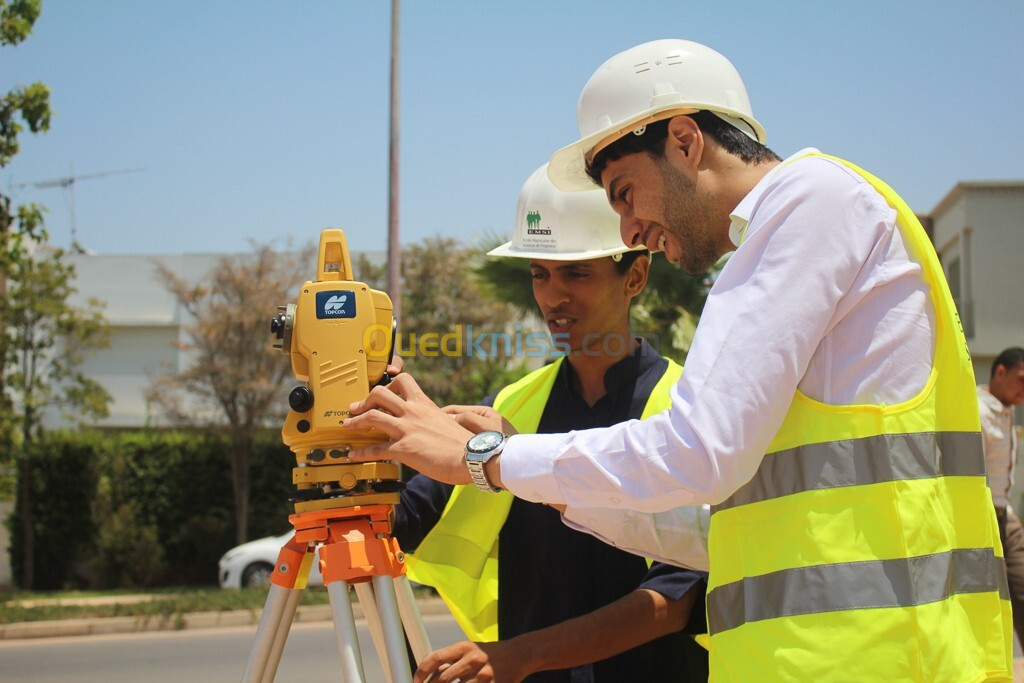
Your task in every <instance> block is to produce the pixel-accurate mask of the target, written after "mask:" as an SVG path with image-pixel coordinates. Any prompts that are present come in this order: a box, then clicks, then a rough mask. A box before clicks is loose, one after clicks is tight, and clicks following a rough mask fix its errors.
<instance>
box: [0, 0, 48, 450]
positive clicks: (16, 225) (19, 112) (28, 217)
mask: <svg viewBox="0 0 1024 683" xmlns="http://www.w3.org/2000/svg"><path fill="white" fill-rule="evenodd" d="M41 8H42V2H41V0H14V1H13V2H10V1H9V0H0V47H5V46H13V45H17V44H18V43H20V42H22V41H23V40H25V39H26V38H27V37H28V35H29V33H31V32H32V26H33V25H34V24H35V21H36V19H38V18H39V12H40V10H41ZM26 126H27V127H28V129H29V131H31V132H32V133H40V132H45V131H47V130H49V128H50V90H49V89H48V88H47V87H46V86H45V85H43V84H42V83H38V82H37V83H33V84H32V85H28V86H18V87H17V88H14V89H13V90H11V91H10V92H8V93H6V94H4V95H3V97H0V168H3V167H5V166H7V165H8V164H9V163H10V162H11V159H13V158H14V156H15V155H16V154H17V153H18V149H19V142H18V139H19V135H20V134H21V133H22V131H24V130H25V127H26ZM42 212H43V209H42V207H39V206H37V205H34V204H28V205H24V206H14V205H13V204H12V203H11V198H10V197H8V196H7V195H5V194H4V193H3V190H2V189H0V298H3V297H5V296H6V293H7V280H8V278H9V277H10V271H11V269H12V268H13V267H14V266H15V265H16V264H18V263H20V262H21V261H22V260H24V259H25V258H26V256H27V247H28V245H29V244H31V243H32V242H34V241H37V240H41V239H45V233H44V231H43V229H42V226H43V215H42ZM0 326H2V327H0V359H5V358H6V352H5V350H4V346H3V345H4V344H5V341H6V328H7V321H6V319H0ZM5 365H6V363H4V362H0V386H3V385H4V383H5V382H4V374H3V373H4V370H5ZM12 409H13V406H12V404H11V403H10V397H9V395H8V393H7V392H6V391H3V392H2V395H0V466H5V465H7V464H9V462H10V459H11V439H12V432H13V430H14V424H13V422H12V420H11V412H12Z"/></svg>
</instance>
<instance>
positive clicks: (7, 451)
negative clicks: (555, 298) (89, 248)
mask: <svg viewBox="0 0 1024 683" xmlns="http://www.w3.org/2000/svg"><path fill="white" fill-rule="evenodd" d="M41 10H42V2H41V0H0V46H4V47H7V46H14V45H18V44H19V43H21V42H22V41H24V40H25V39H26V38H27V37H28V36H29V34H30V33H31V32H32V27H33V26H34V25H35V22H36V20H37V19H38V18H39V13H40V11H41ZM26 128H27V129H28V130H29V131H30V132H32V133H41V132H45V131H47V130H49V128H50V90H49V88H47V87H46V86H45V85H44V84H42V83H39V82H36V83H33V84H31V85H19V86H18V87H16V88H14V89H12V90H10V91H9V92H7V93H5V94H3V95H2V96H0V168H2V167H5V166H7V165H8V164H9V163H10V162H11V160H12V159H13V158H14V156H15V155H16V154H17V153H18V151H19V149H20V143H19V138H20V135H21V133H23V132H24V131H25V129H26ZM42 212H43V209H42V207H40V206H37V205H34V204H29V205H23V206H15V205H13V204H12V202H11V199H10V197H7V196H5V195H4V194H3V193H2V192H0V387H2V395H0V448H2V449H3V453H2V454H0V465H7V464H9V463H10V462H11V460H12V459H14V458H16V459H17V472H18V475H17V480H18V493H17V497H18V506H19V512H20V513H21V514H20V517H21V524H22V534H23V537H24V538H23V543H22V549H23V556H22V570H23V571H22V579H23V585H24V586H25V587H26V588H31V587H32V577H33V563H34V537H35V534H34V529H33V523H32V516H31V501H30V498H31V491H32V487H31V481H32V451H33V446H34V443H35V441H36V440H37V439H38V438H39V436H40V434H41V432H42V416H43V414H44V413H45V411H47V410H48V409H58V408H59V409H61V410H63V411H65V412H66V414H67V415H68V416H69V417H73V418H78V417H95V416H100V415H103V414H105V412H106V405H107V402H108V401H109V397H108V396H107V395H106V392H104V391H103V389H102V388H101V387H99V386H98V385H97V384H96V383H95V382H92V381H90V380H88V379H87V378H85V377H84V376H82V375H81V374H80V373H79V372H78V371H77V366H78V365H79V363H80V362H81V359H82V353H83V352H84V351H86V350H87V349H89V348H91V347H94V346H96V345H99V344H102V343H103V341H104V339H105V336H104V335H105V327H104V323H103V320H102V316H101V315H100V313H99V312H98V310H96V308H97V307H96V306H95V304H94V303H90V304H88V305H87V306H85V307H84V308H75V307H72V306H70V305H69V304H68V299H69V297H70V296H71V295H72V294H74V292H75V289H74V287H73V285H72V281H73V279H74V268H73V267H72V266H71V265H70V264H68V263H67V262H66V261H65V254H64V253H63V252H61V251H59V250H58V251H53V252H52V253H47V254H41V252H43V251H45V250H44V249H34V248H33V247H34V246H35V245H37V244H39V243H41V242H44V241H45V239H46V233H45V231H44V230H43V217H42ZM37 255H39V256H43V257H42V258H36V256H37Z"/></svg>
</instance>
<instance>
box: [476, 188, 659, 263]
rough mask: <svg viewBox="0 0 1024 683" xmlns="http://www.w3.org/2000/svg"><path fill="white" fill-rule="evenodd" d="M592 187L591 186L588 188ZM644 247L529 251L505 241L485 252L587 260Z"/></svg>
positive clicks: (495, 255)
mask: <svg viewBox="0 0 1024 683" xmlns="http://www.w3.org/2000/svg"><path fill="white" fill-rule="evenodd" d="M589 189H593V188H589ZM646 250H647V248H646V247H643V246H641V247H636V248H635V249H630V248H629V247H627V246H626V245H625V244H623V245H621V246H618V247H610V248H608V249H598V250H591V251H573V252H557V251H530V250H526V249H515V248H513V247H512V242H505V244H503V245H501V246H500V247H495V248H494V249H491V250H490V251H489V252H487V255H488V256H491V257H495V258H499V257H511V258H531V259H532V258H536V259H543V260H545V261H589V260H591V259H596V258H604V257H605V256H615V255H616V254H624V253H626V252H627V251H646Z"/></svg>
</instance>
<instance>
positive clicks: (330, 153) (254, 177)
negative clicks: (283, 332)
mask: <svg viewBox="0 0 1024 683" xmlns="http://www.w3.org/2000/svg"><path fill="white" fill-rule="evenodd" d="M389 17H390V2H389V1H388V0H373V1H366V0H364V1H363V2H358V3H357V2H345V1H343V0H335V1H333V2H323V1H315V0H304V1H302V2H295V3H284V2H280V1H279V0H278V1H276V2H270V1H264V0H246V1H244V2H243V1H241V0H233V1H232V0H175V1H174V2H170V1H165V2H156V1H155V0H146V1H139V0H90V1H85V0H45V1H44V5H43V15H42V17H41V18H40V20H39V22H38V23H37V24H36V29H35V32H34V33H33V35H32V36H31V37H30V38H29V40H28V41H27V42H25V43H24V44H22V45H20V46H17V47H13V48H11V47H6V48H3V49H2V50H0V88H2V89H3V90H5V91H6V89H7V88H9V87H10V86H12V85H14V84H17V83H29V82H32V81H35V80H42V81H44V82H45V83H47V84H48V85H49V86H50V87H51V88H52V90H53V106H54V109H55V111H56V116H55V118H54V120H53V125H52V129H51V131H50V132H49V133H48V134H47V135H45V136H41V137H39V138H36V139H33V138H31V137H26V138H25V139H24V142H23V146H22V153H21V154H20V155H19V156H18V157H17V159H16V160H15V161H14V162H13V163H12V164H11V165H10V166H8V167H7V168H5V169H3V170H2V171H0V182H2V184H3V186H4V189H5V191H8V192H13V194H14V197H15V199H16V200H17V201H21V202H24V201H37V202H41V203H44V204H46V205H48V206H49V207H50V212H49V214H48V226H49V229H50V232H51V235H52V237H53V241H54V242H56V243H57V244H60V245H62V246H66V244H67V242H68V240H69V223H70V211H69V207H68V197H67V194H66V192H65V191H62V190H59V189H48V190H34V189H32V188H23V189H16V186H17V185H18V184H20V183H25V182H29V181H37V180H48V179H52V178H58V177H61V176H66V175H68V174H69V172H70V171H71V168H72V165H73V166H74V170H75V172H76V173H79V174H87V173H95V172H103V171H111V170H119V169H130V168H136V167H145V169H146V170H145V171H144V172H142V173H135V174H126V175H115V176H108V177H106V178H99V179H95V180H82V181H81V182H79V183H78V185H77V188H76V193H75V201H76V218H77V224H78V232H79V239H80V241H81V242H82V243H83V244H84V245H85V246H86V247H88V248H90V249H93V250H95V251H97V252H100V253H175V252H203V251H213V252H222V251H237V250H242V249H245V248H246V247H247V243H248V240H250V239H253V240H257V241H261V242H272V243H275V244H280V245H284V244H285V243H286V242H287V240H289V239H290V240H292V241H298V242H304V241H307V240H312V239H315V238H316V236H317V235H318V234H319V231H320V230H321V229H322V228H324V227H340V228H343V229H345V230H346V232H347V234H348V237H349V244H350V247H351V248H352V249H354V250H379V249H384V248H385V246H386V226H387V192H386V190H387V140H388V128H387V117H388V111H387V106H388V103H387V97H388V49H389V48H388V41H389V30H390V26H389V21H390V19H389ZM401 19H402V46H401V47H402V74H401V85H402V92H401V107H400V111H401V116H402V131H401V135H402V137H401V210H400V214H401V227H402V240H403V242H404V243H411V242H415V241H419V240H421V239H423V238H424V237H427V236H431V235H438V234H440V235H449V236H453V237H456V238H458V239H460V240H463V241H467V242H472V241H475V240H479V239H481V238H482V237H483V236H485V235H487V234H494V233H501V234H504V233H506V232H508V231H509V230H510V228H511V224H512V219H513V214H514V208H515V200H516V196H517V194H518V190H519V187H520V185H521V184H522V182H523V181H524V180H525V179H526V177H527V176H528V175H529V174H530V173H531V172H532V171H533V170H534V169H535V168H536V167H537V166H539V165H540V164H541V163H543V162H544V161H546V160H547V158H548V156H549V155H550V153H551V152H552V151H553V150H555V149H556V148H558V147H561V146H563V145H565V144H567V143H569V142H572V141H573V140H574V139H575V137H576V123H575V107H576V99H577V97H578V95H579V91H580V89H581V88H582V87H583V84H584V83H585V82H586V80H587V79H588V78H589V76H590V74H591V73H592V72H593V71H594V70H595V69H596V68H597V67H598V66H599V65H600V63H601V62H603V61H604V60H605V59H607V58H608V57H610V56H612V55H613V54H615V53H616V52H619V51H621V50H623V49H625V48H628V47H630V46H632V45H635V44H637V43H641V42H644V41H647V40H653V39H657V38H670V37H677V38H687V39H690V40H696V41H698V42H702V43H705V44H707V45H709V46H711V47H714V48H715V49H717V50H718V51H720V52H722V53H723V54H725V55H726V56H727V57H729V59H731V60H732V62H733V63H734V64H735V65H736V67H737V69H738V70H739V71H740V73H741V74H742V76H743V78H744V81H745V82H746V85H747V89H748V92H749V94H750V99H751V102H752V104H753V107H754V114H755V115H756V116H757V117H758V119H759V120H760V121H761V122H762V124H764V126H765V127H766V129H767V131H768V144H769V146H771V147H772V148H773V149H774V150H775V151H776V152H778V153H779V154H781V155H782V156H786V155H788V154H790V153H792V152H794V151H796V150H798V149H800V148H802V147H805V146H812V145H813V146H817V147H820V148H821V149H823V150H824V151H827V152H830V153H833V154H838V155H840V156H844V157H846V158H848V159H850V160H851V161H854V162H856V163H859V164H860V165H862V166H864V167H866V168H868V169H869V170H871V171H873V172H874V173H876V174H877V175H879V176H881V177H882V178H884V179H886V180H887V181H888V182H889V183H890V184H892V185H893V186H894V187H895V188H896V189H897V191H899V192H900V193H901V194H902V195H903V196H904V198H905V199H906V200H907V201H908V202H909V204H910V205H911V206H912V207H913V208H914V209H915V210H917V211H925V212H926V211H930V210H931V209H932V208H934V206H935V205H936V204H937V203H938V201H939V200H940V199H941V198H942V197H943V196H944V195H945V194H946V193H947V192H948V191H949V190H950V189H952V187H953V186H954V185H955V183H956V182H957V181H958V180H990V179H1022V178H1024V161H1022V155H1024V132H1022V131H1024V126H1022V125H1021V124H1020V121H1019V118H1020V116H1021V112H1022V111H1024V76H1022V74H1024V40H1022V38H1021V35H1022V29H1024V3H1022V2H1020V1H1019V0H991V1H986V0H980V1H976V2H950V1H943V0H931V1H929V2H923V1H921V2H918V1H898V0H888V1H887V2H881V1H874V0H865V1H862V2H851V1H846V2H828V1H825V0H819V1H817V2H795V1H786V0H775V1H774V2H765V1H764V0H761V1H760V2H755V1H750V2H745V1H740V0H732V1H730V0H719V1H718V2H688V1H682V0H676V1H675V2H660V1H647V2H644V1H642V0H637V1H634V2H606V1H604V0H588V1H586V2H578V1H575V0H567V1H556V0H548V1H547V2H543V1H535V0H518V1H517V2H480V1H477V2H470V1H464V0H451V1H449V0H443V1H442V0H403V5H402V17H401Z"/></svg>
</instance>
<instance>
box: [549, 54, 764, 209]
mask: <svg viewBox="0 0 1024 683" xmlns="http://www.w3.org/2000/svg"><path fill="white" fill-rule="evenodd" d="M701 110H704V111H710V112H713V113H714V114H715V115H717V116H718V117H719V118H721V119H723V120H724V121H726V122H727V123H729V124H731V125H733V126H735V127H736V128H738V129H739V130H741V131H743V132H744V133H746V134H747V135H749V136H750V137H751V138H753V139H755V140H757V141H758V142H761V143H762V144H763V143H764V141H765V132H764V127H763V126H761V124H760V123H758V122H757V119H755V118H754V113H753V111H752V110H751V108H750V99H749V98H748V97H747V89H746V88H745V87H744V85H743V80H742V79H741V78H740V75H739V73H738V72H737V71H736V68H735V67H734V66H733V65H732V63H731V62H730V61H729V60H728V59H726V58H725V57H723V56H722V55H721V54H719V53H718V52H715V51H714V50H712V49H711V48H709V47H707V46H705V45H701V44H700V43H694V42H692V41H689V40H654V41H651V42H649V43H644V44H642V45H637V46H636V47H633V48H630V49H628V50H626V51H625V52H620V53H619V54H617V55H615V56H614V57H612V58H611V59H609V60H608V61H607V62H605V63H604V64H602V65H601V66H600V67H599V68H598V69H597V71H595V72H594V75H593V76H591V77H590V80H589V81H587V84H586V85H585V86H584V87H583V92H582V93H580V99H579V102H578V104H577V105H576V121H577V123H578V125H579V129H580V139H579V140H578V141H577V142H574V143H573V144H571V145H569V146H568V147H564V148H562V149H560V150H558V151H557V152H555V153H554V155H553V156H552V157H551V162H550V166H549V170H548V173H549V175H550V176H551V179H552V181H554V183H555V185H556V186H557V187H559V188H561V189H563V190H567V191H577V190H589V189H591V188H593V187H594V183H593V182H592V181H591V180H590V179H589V178H588V177H587V174H586V162H587V161H588V159H589V158H591V157H592V156H593V154H595V153H596V152H599V151H600V150H601V149H603V148H604V147H606V146H607V145H609V144H611V143H612V142H614V141H615V140H618V139H619V138H621V137H623V136H624V135H628V134H630V133H633V132H635V131H639V130H642V129H643V127H644V126H646V125H647V124H648V123H653V122H654V121H658V120H661V119H665V118H669V117H670V116H676V115H679V114H693V113H695V112H697V111H701Z"/></svg>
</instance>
